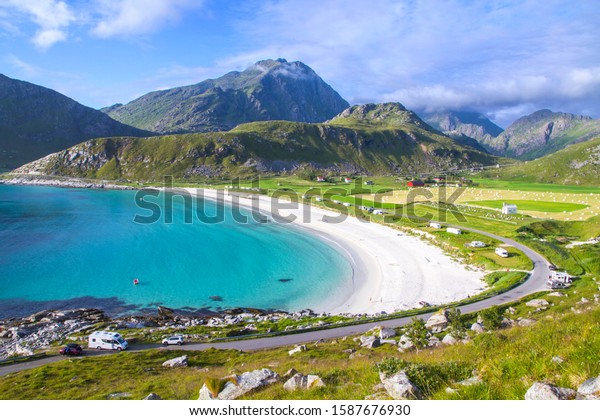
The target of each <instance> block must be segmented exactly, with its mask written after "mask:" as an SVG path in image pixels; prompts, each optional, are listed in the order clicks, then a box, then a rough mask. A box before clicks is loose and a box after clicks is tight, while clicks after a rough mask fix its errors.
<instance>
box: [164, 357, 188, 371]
mask: <svg viewBox="0 0 600 420" xmlns="http://www.w3.org/2000/svg"><path fill="white" fill-rule="evenodd" d="M162 365H163V367H167V368H177V367H187V365H188V357H187V354H184V355H183V356H180V357H176V358H174V359H170V360H167V361H166V362H164V363H163V364H162Z"/></svg>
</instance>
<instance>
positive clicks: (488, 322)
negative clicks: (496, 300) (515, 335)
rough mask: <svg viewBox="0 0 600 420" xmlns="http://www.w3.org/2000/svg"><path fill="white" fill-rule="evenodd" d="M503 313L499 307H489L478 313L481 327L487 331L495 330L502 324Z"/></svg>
mask: <svg viewBox="0 0 600 420" xmlns="http://www.w3.org/2000/svg"><path fill="white" fill-rule="evenodd" d="M503 313H504V311H503V310H502V309H500V307H499V306H495V305H494V306H491V307H489V308H487V309H484V310H483V311H481V312H479V316H480V317H481V320H482V322H483V326H484V327H485V328H487V329H488V330H495V329H496V328H499V327H500V324H501V323H502V314H503Z"/></svg>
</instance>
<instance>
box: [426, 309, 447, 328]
mask: <svg viewBox="0 0 600 420" xmlns="http://www.w3.org/2000/svg"><path fill="white" fill-rule="evenodd" d="M447 314H448V311H446V310H443V311H441V312H438V313H435V314H433V315H431V316H430V317H429V319H428V320H427V322H426V323H425V328H427V329H428V330H430V331H431V332H432V333H434V334H435V333H439V332H442V331H444V330H445V329H446V328H447V327H448V316H447Z"/></svg>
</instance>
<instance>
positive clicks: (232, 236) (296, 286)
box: [0, 185, 352, 318]
mask: <svg viewBox="0 0 600 420" xmlns="http://www.w3.org/2000/svg"><path fill="white" fill-rule="evenodd" d="M135 194H136V192H135V191H104V190H83V189H63V188H52V187H33V186H6V185H0V317H2V318H5V317H8V316H17V315H23V314H28V313H32V312H35V311H37V310H41V309H47V308H57V307H81V306H91V307H98V308H101V309H105V310H107V311H108V312H109V313H112V314H116V313H123V312H127V311H132V310H133V311H135V310H144V309H148V308H155V307H156V306H157V305H159V304H160V305H165V306H168V307H172V308H187V309H200V308H209V309H212V310H220V309H225V308H230V307H254V308H262V309H283V310H299V309H303V308H315V307H318V306H319V303H322V302H323V301H324V300H326V299H329V300H333V301H334V302H340V303H341V301H342V300H343V299H344V298H345V297H346V296H347V295H348V294H349V293H351V287H352V286H351V285H352V281H351V277H352V267H351V265H350V263H349V262H348V260H347V259H346V258H344V256H343V255H342V254H341V253H340V252H339V250H337V249H334V248H333V247H332V246H330V245H329V244H327V243H325V242H323V241H321V240H319V239H318V238H316V237H314V236H311V235H308V234H307V233H306V232H305V231H302V230H299V229H297V228H294V227H291V226H287V225H286V226H282V225H278V224H273V223H267V224H265V223H258V222H256V221H253V220H250V222H249V223H248V224H239V223H236V222H235V221H234V220H233V218H232V216H231V212H230V211H227V209H228V208H227V207H226V208H225V209H226V211H225V212H224V213H225V221H224V222H223V223H218V224H206V223H202V222H200V221H199V220H198V219H197V218H195V217H194V218H193V223H191V224H186V223H184V220H183V219H184V214H185V212H184V205H183V200H181V199H178V198H176V199H175V200H174V203H175V204H174V211H173V214H174V221H173V223H171V224H168V223H164V220H162V219H161V221H159V222H156V223H152V224H139V223H134V222H133V218H134V216H135V215H136V214H138V215H148V214H149V212H148V210H145V209H140V208H138V207H137V206H136V204H135V200H134V197H135ZM161 199H162V196H161V197H160V198H158V199H155V200H154V201H157V200H158V201H157V202H162V200H161ZM146 201H149V199H148V198H146ZM150 201H151V200H150ZM201 203H204V206H205V209H206V213H207V214H209V215H213V214H216V212H217V206H218V205H217V204H216V203H213V202H210V201H205V202H201ZM134 278H138V279H139V281H140V284H139V285H138V286H134V285H133V279H134ZM211 296H212V297H213V299H211V298H210V297H211ZM217 296H218V297H219V298H220V299H222V300H221V301H215V300H214V299H216V298H215V297H217Z"/></svg>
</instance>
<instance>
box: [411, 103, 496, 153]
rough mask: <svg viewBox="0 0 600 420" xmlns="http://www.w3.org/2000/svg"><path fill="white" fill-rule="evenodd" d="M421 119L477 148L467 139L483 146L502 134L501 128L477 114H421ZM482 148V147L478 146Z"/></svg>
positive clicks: (460, 112) (455, 112)
mask: <svg viewBox="0 0 600 420" xmlns="http://www.w3.org/2000/svg"><path fill="white" fill-rule="evenodd" d="M423 119H424V120H425V121H426V122H427V124H429V125H430V126H432V127H433V128H435V129H436V130H439V131H441V132H443V133H444V134H446V135H447V136H450V137H452V138H453V139H456V140H457V141H462V142H465V143H466V144H469V145H471V146H473V147H477V146H475V145H474V144H473V142H472V141H471V140H469V139H474V140H476V142H477V143H478V144H479V143H483V144H485V143H486V142H489V141H491V140H492V139H493V138H494V137H497V136H498V135H500V133H502V131H503V130H502V128H500V127H498V126H497V125H496V124H494V123H493V122H492V121H490V120H489V119H488V118H487V117H486V116H485V115H483V114H480V113H478V112H467V111H443V112H433V113H426V114H423ZM479 147H482V146H479Z"/></svg>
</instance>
